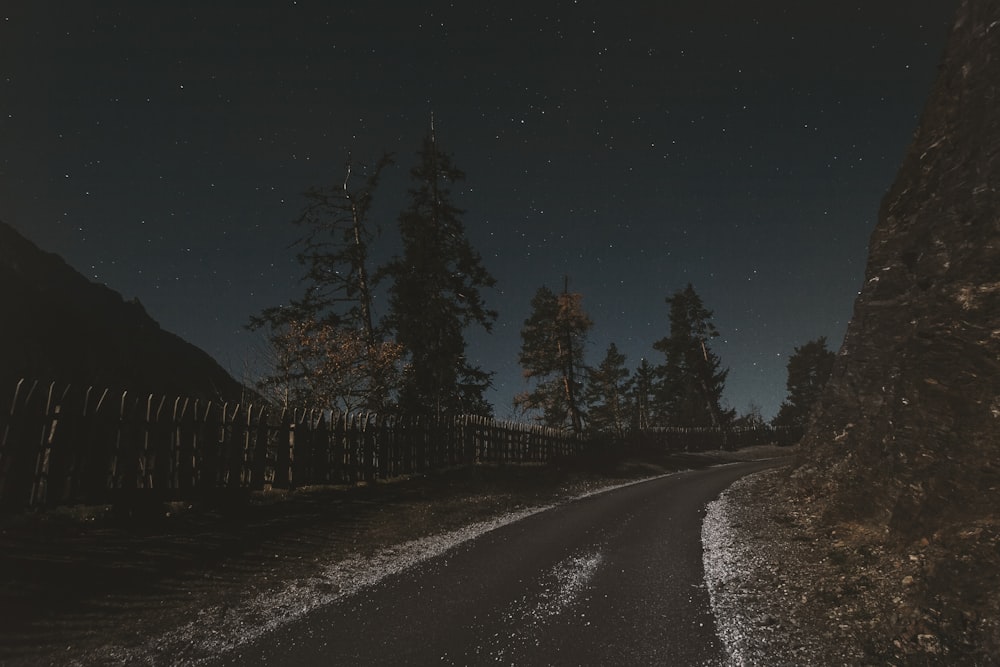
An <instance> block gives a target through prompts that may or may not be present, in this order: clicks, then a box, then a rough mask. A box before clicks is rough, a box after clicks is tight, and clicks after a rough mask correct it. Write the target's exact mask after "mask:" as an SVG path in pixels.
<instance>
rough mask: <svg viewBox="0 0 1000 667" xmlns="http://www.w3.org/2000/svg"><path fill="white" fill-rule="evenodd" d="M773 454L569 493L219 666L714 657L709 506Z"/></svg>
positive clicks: (675, 662)
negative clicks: (706, 552) (706, 545)
mask: <svg viewBox="0 0 1000 667" xmlns="http://www.w3.org/2000/svg"><path fill="white" fill-rule="evenodd" d="M773 465H775V463H773V462H766V461H765V462H755V463H739V464H730V465H725V466H718V467H714V468H709V469H705V470H699V471H691V472H683V473H675V474H672V475H667V476H664V477H660V478H656V479H654V480H650V481H646V482H641V483H638V484H633V485H629V486H626V487H622V488H619V489H616V490H613V491H609V492H606V493H600V494H596V495H592V496H588V497H586V498H581V499H578V500H574V501H572V502H568V503H565V504H562V505H559V506H557V507H554V508H552V509H550V510H548V511H545V512H540V513H538V514H534V515H531V516H529V517H527V518H525V519H523V520H521V521H517V522H515V523H512V524H509V525H506V526H503V527H502V528H498V529H496V530H493V531H491V532H489V533H486V534H484V535H482V536H480V537H478V538H476V539H474V540H470V541H469V542H466V543H464V544H462V545H460V546H458V547H455V548H454V549H451V550H449V551H447V552H446V553H444V554H442V555H440V556H437V557H435V558H431V559H428V560H426V561H424V562H422V563H420V564H418V565H416V566H414V567H412V568H409V569H407V570H404V571H403V572H400V573H398V574H396V575H392V576H389V577H386V578H385V579H383V580H381V581H380V582H379V583H378V584H376V585H375V586H372V587H369V588H366V589H363V590H362V591H360V592H359V593H357V594H355V595H352V596H348V597H345V598H343V599H340V600H337V601H336V602H334V603H333V604H330V605H328V606H326V607H323V608H320V609H317V610H315V611H313V612H312V613H310V614H308V615H306V616H305V617H303V618H302V619H300V620H297V621H294V622H291V623H288V624H286V625H284V626H281V627H280V628H278V629H277V630H276V631H275V632H273V633H270V634H267V635H264V636H262V637H260V638H259V639H257V640H256V641H254V642H252V643H249V644H246V645H244V646H241V647H240V648H239V649H237V650H235V651H234V652H232V653H230V654H227V655H224V656H219V661H218V664H221V665H298V666H308V665H323V666H328V665H393V666H394V667H397V666H399V665H432V664H433V665H495V664H505V665H602V666H610V665H672V666H682V665H718V664H721V663H722V662H723V660H724V655H723V648H722V644H721V642H720V641H719V639H718V636H717V634H716V630H715V621H714V619H713V617H712V612H711V607H710V604H709V597H708V592H707V590H706V588H705V585H704V571H703V567H702V547H701V521H702V517H703V516H704V511H705V506H706V504H707V503H708V502H710V501H711V500H713V499H715V498H716V497H717V496H718V495H719V493H720V492H721V491H722V490H723V489H725V488H726V487H727V486H729V485H730V484H732V483H733V482H734V481H735V480H736V479H738V478H740V477H742V476H743V475H746V474H748V473H751V472H756V471H758V470H762V469H765V468H768V467H772V466H773Z"/></svg>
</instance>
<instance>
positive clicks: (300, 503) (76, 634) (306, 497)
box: [0, 448, 788, 665]
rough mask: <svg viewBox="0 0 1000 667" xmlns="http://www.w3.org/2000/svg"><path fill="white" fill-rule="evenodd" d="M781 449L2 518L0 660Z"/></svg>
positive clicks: (140, 636) (124, 630)
mask: <svg viewBox="0 0 1000 667" xmlns="http://www.w3.org/2000/svg"><path fill="white" fill-rule="evenodd" d="M787 451H788V450H785V449H779V448H755V449H752V450H743V451H741V452H733V453H729V452H710V453H705V454H698V455H691V454H674V455H669V456H658V457H652V458H650V459H648V460H644V461H635V460H630V461H625V462H620V463H618V464H617V465H615V466H613V467H612V468H611V469H610V470H602V469H601V468H600V467H598V466H581V465H576V466H561V467H555V466H530V467H528V466H526V467H513V466H507V467H493V466H476V467H472V468H461V469H456V470H451V471H447V472H442V473H436V474H433V475H427V476H422V477H416V478H412V479H407V480H402V481H398V482H393V483H381V484H375V485H371V486H365V487H355V488H313V489H303V490H300V491H297V492H295V493H291V494H289V493H271V494H266V495H259V496H256V497H254V498H252V499H251V502H250V503H249V504H241V505H238V506H233V507H218V506H216V507H207V506H206V507H202V506H189V505H185V504H174V505H166V506H158V507H156V508H153V509H152V510H150V511H147V512H145V513H144V514H143V515H142V516H133V517H123V516H120V515H119V514H117V513H115V512H114V511H112V509H111V508H108V507H87V508H80V507H77V508H67V509H63V510H56V511H50V512H47V513H41V514H32V515H23V516H16V517H3V518H2V524H0V664H4V665H42V664H74V663H75V664H97V663H99V662H101V661H102V660H103V659H106V658H103V659H102V658H101V657H100V656H105V655H106V654H105V653H103V649H104V647H107V646H109V645H111V646H118V647H126V648H127V647H130V646H137V645H140V644H146V643H148V641H149V639H150V638H151V637H156V636H158V635H160V634H163V633H166V632H169V631H170V630H172V629H174V628H176V627H178V626H179V625H182V624H184V623H186V622H188V621H189V620H190V619H191V618H192V617H193V616H194V615H195V614H196V613H197V612H198V611H199V610H203V609H206V608H210V607H211V608H219V609H225V608H226V607H227V606H228V605H236V604H238V602H239V601H240V600H241V599H243V598H245V597H246V596H247V595H248V594H249V593H254V594H260V593H264V594H265V595H266V594H267V592H268V591H270V590H275V591H277V590H279V589H280V588H281V587H282V586H283V585H285V584H287V583H288V582H293V581H295V580H297V579H300V578H306V577H309V576H311V575H312V574H313V573H314V572H315V570H316V569H317V567H318V564H319V563H321V562H327V563H328V562H330V561H331V560H336V559H337V558H340V557H342V558H349V557H358V556H360V557H362V558H363V557H365V556H366V555H369V554H374V553H376V552H378V551H379V550H381V549H384V548H386V547H389V546H392V545H395V544H400V543H403V542H406V541H408V540H413V539H416V538H419V537H423V536H426V535H429V534H434V533H438V532H443V531H448V530H453V529H457V528H460V527H462V526H465V525H467V524H469V523H471V522H474V521H478V520H483V519H487V518H490V517H492V516H495V515H497V514H498V513H501V512H509V511H511V510H515V509H518V508H522V507H530V506H534V505H543V504H547V503H551V502H555V501H558V500H560V499H563V498H567V497H571V496H575V495H578V494H580V493H583V492H586V491H588V490H592V489H597V488H600V487H602V486H608V485H614V484H617V483H622V482H626V481H629V480H634V479H639V478H643V477H650V476H653V475H657V474H662V473H664V472H669V471H673V470H683V469H691V468H699V467H705V466H708V465H714V464H718V463H723V462H728V461H735V460H754V459H759V458H767V457H773V456H775V455H779V456H780V455H784V454H786V453H787Z"/></svg>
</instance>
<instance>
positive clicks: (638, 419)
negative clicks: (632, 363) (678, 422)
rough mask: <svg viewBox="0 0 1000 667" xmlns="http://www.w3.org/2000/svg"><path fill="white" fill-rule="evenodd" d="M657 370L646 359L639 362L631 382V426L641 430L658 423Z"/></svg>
mask: <svg viewBox="0 0 1000 667" xmlns="http://www.w3.org/2000/svg"><path fill="white" fill-rule="evenodd" d="M656 376H657V371H656V368H654V367H653V365H652V364H650V363H649V362H648V361H647V360H645V359H643V360H642V361H640V362H639V366H638V367H637V368H636V369H635V376H634V377H633V382H632V392H631V396H630V404H631V406H632V428H633V429H635V430H637V431H642V430H645V429H648V428H651V427H653V426H658V425H660V421H659V415H658V414H657V412H656V405H657V393H658V391H659V389H658V385H657V381H656Z"/></svg>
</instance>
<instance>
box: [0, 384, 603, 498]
mask: <svg viewBox="0 0 1000 667" xmlns="http://www.w3.org/2000/svg"><path fill="white" fill-rule="evenodd" d="M9 406H10V407H9V410H7V411H6V412H5V413H2V414H0V505H4V506H8V507H11V506H13V507H24V506H30V507H41V506H51V505H59V504H68V503H79V502H85V503H105V502H115V501H118V500H122V499H132V498H136V497H138V496H141V497H143V498H146V499H156V500H174V499H184V498H204V497H207V496H211V495H213V494H225V493H237V492H246V491H252V490H261V489H265V488H272V487H273V488H285V489H289V488H294V487H300V486H305V485H313V484H354V483H357V482H359V481H363V480H367V481H374V480H376V479H388V478H392V477H399V476H402V475H407V474H412V473H419V472H423V471H427V470H431V469H438V468H444V467H448V466H453V465H460V464H471V463H543V462H547V461H551V460H553V459H555V458H557V457H567V456H573V455H575V454H578V453H579V452H581V451H582V450H583V448H584V447H586V446H587V445H588V441H587V440H586V439H585V438H583V437H581V436H574V435H573V434H571V433H568V432H566V431H561V430H558V429H552V428H545V427H541V426H535V425H525V424H518V423H514V422H500V421H495V420H492V419H485V418H482V417H476V416H470V415H462V416H457V417H448V418H441V419H421V418H403V417H397V416H383V415H377V414H352V415H345V414H337V413H333V412H331V411H328V410H309V409H295V410H292V409H279V410H274V409H271V408H268V407H267V406H258V405H243V404H237V403H225V402H214V401H205V400H195V399H187V398H167V397H163V396H152V395H147V396H133V395H130V394H129V393H128V392H125V393H121V394H111V393H110V392H109V391H106V390H105V391H100V390H96V389H94V388H93V387H90V388H87V389H84V390H76V389H74V388H72V387H60V386H57V385H55V384H50V385H39V384H37V383H28V382H25V381H22V382H21V383H19V384H18V385H17V388H16V389H15V391H14V394H13V398H12V399H11V401H10V403H9Z"/></svg>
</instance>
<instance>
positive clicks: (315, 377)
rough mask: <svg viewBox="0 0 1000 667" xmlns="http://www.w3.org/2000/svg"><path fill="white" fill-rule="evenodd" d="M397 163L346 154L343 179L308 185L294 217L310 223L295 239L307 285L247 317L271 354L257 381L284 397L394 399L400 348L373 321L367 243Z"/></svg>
mask: <svg viewBox="0 0 1000 667" xmlns="http://www.w3.org/2000/svg"><path fill="white" fill-rule="evenodd" d="M391 164H392V158H391V156H389V155H384V156H383V157H382V159H381V160H379V162H378V163H377V164H376V165H374V166H373V167H370V168H369V167H366V166H365V165H362V164H359V163H356V162H355V161H353V160H352V159H351V157H350V156H348V158H347V161H346V163H345V170H344V177H343V180H342V181H340V182H337V183H335V184H334V185H332V186H328V187H312V188H310V189H309V190H307V191H306V193H305V198H306V202H307V203H306V206H305V208H304V209H303V211H302V214H301V215H300V216H299V218H298V219H297V220H296V221H295V222H296V224H297V225H299V226H300V227H302V228H304V233H303V235H302V236H301V237H300V238H299V239H298V240H297V241H296V243H295V245H296V246H298V248H299V252H298V254H297V257H296V258H297V260H298V262H299V264H300V265H302V266H303V267H304V268H305V274H304V276H303V279H302V282H303V283H304V287H305V289H304V293H303V295H302V297H301V298H299V299H294V300H292V301H291V303H289V304H283V305H280V306H274V307H270V308H267V309H265V310H264V311H263V312H262V313H261V314H260V315H258V316H255V317H251V318H250V323H249V325H248V328H250V329H252V330H259V329H260V330H265V331H266V336H267V339H268V342H269V344H270V347H271V350H272V355H273V358H272V359H271V360H270V361H271V366H272V368H271V370H270V374H269V375H267V376H265V377H264V378H263V379H262V380H261V381H259V382H258V387H259V388H260V389H262V390H264V391H265V392H266V393H269V394H271V395H272V396H275V395H278V394H280V395H282V400H283V401H284V402H289V401H295V402H303V403H312V404H323V405H326V406H329V407H337V408H340V409H344V410H351V409H356V408H362V407H363V408H368V409H381V408H383V407H384V406H385V405H386V404H387V402H388V401H389V399H390V394H391V391H392V385H393V379H392V378H393V375H394V367H395V364H396V362H397V360H398V357H399V351H398V347H397V346H396V344H395V343H394V342H392V341H390V340H387V339H386V338H385V336H384V332H383V331H381V330H380V329H378V328H377V327H376V326H375V323H374V321H375V318H374V314H373V301H374V297H373V292H372V282H371V267H370V266H369V249H370V245H371V243H372V241H373V239H374V237H375V232H376V226H375V225H374V224H373V223H372V222H371V220H370V219H369V217H370V212H371V206H372V202H373V200H374V194H375V190H376V188H377V187H378V183H379V179H380V177H381V174H382V171H383V170H384V169H385V168H386V167H388V166H389V165H391Z"/></svg>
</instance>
